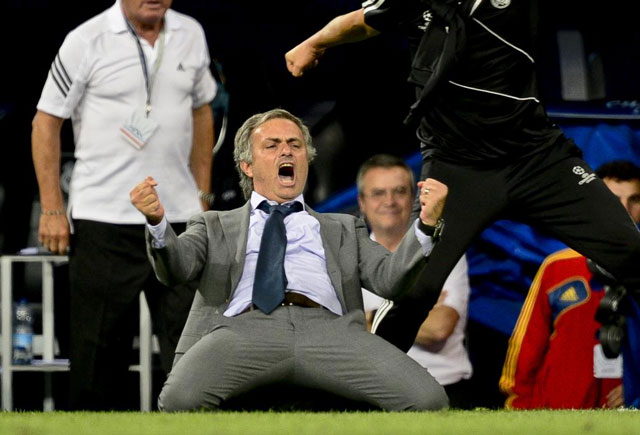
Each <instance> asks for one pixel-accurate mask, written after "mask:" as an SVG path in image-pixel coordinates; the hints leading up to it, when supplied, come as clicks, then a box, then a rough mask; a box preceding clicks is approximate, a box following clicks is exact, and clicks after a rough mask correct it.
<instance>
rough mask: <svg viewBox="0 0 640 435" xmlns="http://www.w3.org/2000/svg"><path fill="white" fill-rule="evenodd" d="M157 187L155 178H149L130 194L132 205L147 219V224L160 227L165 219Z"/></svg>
mask: <svg viewBox="0 0 640 435" xmlns="http://www.w3.org/2000/svg"><path fill="white" fill-rule="evenodd" d="M157 185H158V183H157V182H156V180H154V179H153V177H147V178H145V179H144V181H143V182H142V183H140V184H138V185H137V186H136V187H134V188H133V190H131V192H129V198H130V199H131V204H133V205H134V206H135V208H137V209H138V210H139V211H140V213H142V214H143V215H144V216H145V217H146V218H147V222H149V223H150V224H151V225H158V224H159V223H160V221H162V218H163V217H164V207H162V204H161V203H160V199H159V198H158V192H156V189H155V187H156V186H157Z"/></svg>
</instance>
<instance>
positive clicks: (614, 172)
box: [596, 160, 640, 181]
mask: <svg viewBox="0 0 640 435" xmlns="http://www.w3.org/2000/svg"><path fill="white" fill-rule="evenodd" d="M596 174H597V175H598V177H600V178H611V179H614V180H618V181H631V180H638V181H640V168H639V167H638V166H636V165H635V164H634V163H633V162H630V161H628V160H614V161H612V162H608V163H605V164H604V165H602V166H600V167H599V168H598V170H597V171H596Z"/></svg>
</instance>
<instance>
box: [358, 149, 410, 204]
mask: <svg viewBox="0 0 640 435" xmlns="http://www.w3.org/2000/svg"><path fill="white" fill-rule="evenodd" d="M375 168H385V169H391V168H402V169H404V170H405V171H407V172H408V173H409V183H410V185H411V193H412V194H413V193H415V189H416V183H415V179H414V176H413V171H412V170H411V167H409V165H407V163H406V162H405V161H404V160H402V159H401V158H400V157H398V156H393V155H391V154H376V155H374V156H371V157H369V159H367V160H366V161H365V162H364V163H363V164H362V165H361V166H360V169H358V175H357V177H356V185H357V186H358V195H363V194H364V192H363V189H364V176H365V175H366V174H367V172H369V171H370V170H371V169H375Z"/></svg>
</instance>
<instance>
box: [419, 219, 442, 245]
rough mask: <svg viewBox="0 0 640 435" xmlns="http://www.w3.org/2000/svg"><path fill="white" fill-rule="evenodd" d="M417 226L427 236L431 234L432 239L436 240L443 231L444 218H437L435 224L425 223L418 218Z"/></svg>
mask: <svg viewBox="0 0 640 435" xmlns="http://www.w3.org/2000/svg"><path fill="white" fill-rule="evenodd" d="M418 228H419V229H420V231H422V232H423V233H425V234H426V235H427V236H431V237H432V238H433V239H434V240H438V239H439V238H440V237H441V236H442V232H443V231H444V219H442V218H439V219H438V221H437V222H436V224H435V225H427V224H425V223H424V222H422V220H418Z"/></svg>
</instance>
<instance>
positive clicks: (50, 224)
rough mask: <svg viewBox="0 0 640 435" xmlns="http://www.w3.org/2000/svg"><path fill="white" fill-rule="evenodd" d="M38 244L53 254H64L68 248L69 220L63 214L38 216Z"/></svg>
mask: <svg viewBox="0 0 640 435" xmlns="http://www.w3.org/2000/svg"><path fill="white" fill-rule="evenodd" d="M38 240H39V241H40V244H42V246H43V247H44V248H46V249H48V250H49V251H51V252H53V253H54V254H62V255H65V254H66V253H67V249H68V248H69V221H68V220H67V217H66V216H65V215H63V214H54V215H46V214H43V215H41V216H40V226H39V228H38Z"/></svg>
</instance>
